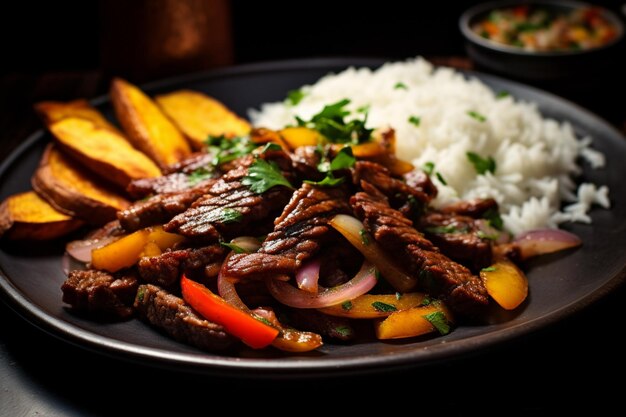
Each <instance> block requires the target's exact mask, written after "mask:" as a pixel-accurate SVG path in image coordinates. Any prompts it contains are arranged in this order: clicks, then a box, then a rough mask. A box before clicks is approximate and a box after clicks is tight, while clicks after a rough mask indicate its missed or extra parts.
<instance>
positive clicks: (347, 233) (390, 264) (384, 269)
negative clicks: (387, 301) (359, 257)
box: [330, 214, 417, 293]
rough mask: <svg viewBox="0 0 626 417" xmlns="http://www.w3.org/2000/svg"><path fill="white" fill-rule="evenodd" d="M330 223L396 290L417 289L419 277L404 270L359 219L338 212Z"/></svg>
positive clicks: (408, 290)
mask: <svg viewBox="0 0 626 417" xmlns="http://www.w3.org/2000/svg"><path fill="white" fill-rule="evenodd" d="M330 225H331V226H332V227H333V228H335V229H336V230H337V231H338V232H339V233H341V234H342V235H343V236H344V237H345V238H346V239H347V240H348V241H349V242H350V243H351V244H352V246H354V247H355V248H356V249H357V250H358V251H359V252H361V253H362V254H363V256H364V257H365V259H367V260H368V261H369V262H371V263H373V264H374V265H375V266H376V268H377V269H378V270H379V271H380V273H381V274H382V276H383V277H384V278H385V279H386V280H387V281H388V282H389V283H390V284H391V285H392V286H393V287H394V288H395V289H396V291H399V292H401V293H404V292H410V291H411V290H413V289H415V287H416V286H417V279H416V278H414V277H411V276H410V275H409V274H407V273H406V272H404V271H403V270H402V268H400V267H399V266H398V265H397V263H396V262H395V261H394V260H393V259H391V257H390V256H389V255H387V253H386V252H385V251H384V250H383V248H381V247H380V245H378V243H376V242H375V241H374V239H373V238H372V237H371V236H367V234H366V232H365V226H364V225H363V223H361V221H360V220H359V219H357V218H355V217H352V216H348V215H345V214H338V215H336V216H335V217H333V218H332V219H330Z"/></svg>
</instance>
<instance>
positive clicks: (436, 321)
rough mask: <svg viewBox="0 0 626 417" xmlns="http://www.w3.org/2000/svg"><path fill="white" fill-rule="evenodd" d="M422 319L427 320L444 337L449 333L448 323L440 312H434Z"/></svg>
mask: <svg viewBox="0 0 626 417" xmlns="http://www.w3.org/2000/svg"><path fill="white" fill-rule="evenodd" d="M422 317H424V318H425V319H426V320H428V321H429V322H430V324H432V325H433V327H434V328H435V329H437V331H438V332H439V333H440V334H442V335H446V334H448V333H450V323H448V319H447V318H446V315H445V314H443V312H442V311H435V312H434V313H430V314H426V315H425V316H422Z"/></svg>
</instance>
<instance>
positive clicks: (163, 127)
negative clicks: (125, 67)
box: [111, 78, 191, 168]
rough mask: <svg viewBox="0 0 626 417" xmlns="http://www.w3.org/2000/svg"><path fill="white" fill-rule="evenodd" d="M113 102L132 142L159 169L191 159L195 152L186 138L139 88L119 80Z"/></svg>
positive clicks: (117, 79) (114, 82) (112, 95)
mask: <svg viewBox="0 0 626 417" xmlns="http://www.w3.org/2000/svg"><path fill="white" fill-rule="evenodd" d="M111 100H112V102H113V107H114V108H115V114H116V115H117V119H118V120H119V121H120V124H121V125H122V127H123V129H124V131H125V132H126V134H127V135H128V138H129V140H130V141H131V142H132V143H133V145H135V147H136V148H137V149H139V150H141V151H142V152H143V153H145V154H146V155H148V156H149V157H150V158H152V160H153V161H154V162H156V164H157V165H158V166H159V167H161V168H165V167H167V166H168V165H170V164H173V163H176V162H179V161H181V160H182V159H184V158H185V157H187V156H189V154H190V153H191V149H190V148H189V144H188V143H187V140H186V139H185V137H184V136H183V134H182V133H181V132H180V131H179V130H178V128H177V127H176V126H175V125H174V124H173V123H172V122H171V121H170V119H168V118H167V116H165V115H164V114H163V112H162V111H161V110H160V109H159V107H158V106H157V105H156V103H154V102H153V101H152V99H150V97H148V96H147V95H145V94H144V93H143V92H142V91H141V90H140V89H139V88H138V87H136V86H134V85H132V84H130V83H129V82H127V81H125V80H122V79H120V78H115V79H114V80H113V82H112V83H111Z"/></svg>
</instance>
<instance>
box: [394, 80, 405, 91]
mask: <svg viewBox="0 0 626 417" xmlns="http://www.w3.org/2000/svg"><path fill="white" fill-rule="evenodd" d="M393 89H394V90H408V89H409V87H407V86H406V84H405V83H403V82H401V81H398V82H397V83H396V85H394V86H393Z"/></svg>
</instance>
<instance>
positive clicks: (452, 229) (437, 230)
mask: <svg viewBox="0 0 626 417" xmlns="http://www.w3.org/2000/svg"><path fill="white" fill-rule="evenodd" d="M426 231H427V232H428V233H434V234H439V235H440V234H446V233H465V232H466V231H467V229H460V228H458V227H456V226H455V225H453V224H447V225H445V226H434V227H427V228H426Z"/></svg>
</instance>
